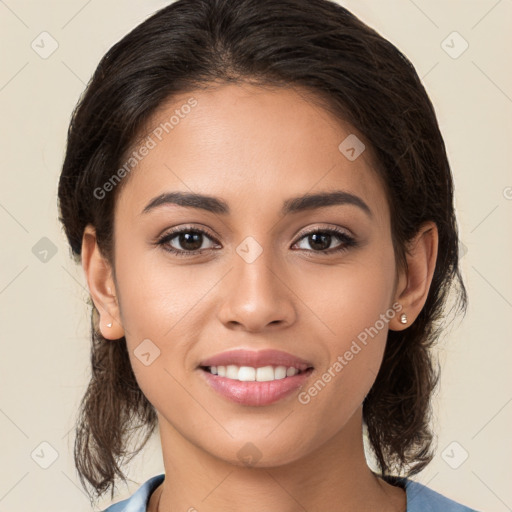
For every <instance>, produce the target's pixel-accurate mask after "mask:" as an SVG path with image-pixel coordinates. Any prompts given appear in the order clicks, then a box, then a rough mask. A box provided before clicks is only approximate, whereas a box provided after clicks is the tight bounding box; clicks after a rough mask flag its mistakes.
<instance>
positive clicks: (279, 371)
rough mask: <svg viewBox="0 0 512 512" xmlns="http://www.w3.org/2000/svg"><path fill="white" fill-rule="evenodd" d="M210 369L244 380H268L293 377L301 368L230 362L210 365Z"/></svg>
mask: <svg viewBox="0 0 512 512" xmlns="http://www.w3.org/2000/svg"><path fill="white" fill-rule="evenodd" d="M208 369H209V370H210V373H212V374H213V375H218V376H219V377H227V378H228V379H233V380H239V381H242V382H250V381H257V382H267V381H271V380H278V379H284V378H285V377H293V376H294V375H297V373H299V370H297V368H294V367H293V366H290V367H288V368H287V367H286V366H276V367H274V366H263V367H261V368H253V367H252V366H236V365H234V364H228V365H227V366H210V367H209V368H208Z"/></svg>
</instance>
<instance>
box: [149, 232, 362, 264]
mask: <svg viewBox="0 0 512 512" xmlns="http://www.w3.org/2000/svg"><path fill="white" fill-rule="evenodd" d="M182 233H201V234H202V235H205V236H207V237H208V238H210V239H212V240H213V241H214V242H216V243H217V241H216V240H215V239H214V238H213V237H212V236H211V235H210V234H209V233H208V232H207V231H205V230H204V229H201V228H181V229H179V230H175V231H170V232H169V233H166V234H165V235H163V236H162V237H161V238H159V239H158V240H157V241H156V245H158V246H161V247H162V249H163V250H164V251H167V252H170V253H172V254H174V255H176V256H178V257H182V258H188V257H192V256H196V255H197V254H199V253H201V252H204V251H205V250H209V249H198V250H195V251H182V250H179V249H175V248H174V247H172V246H170V245H168V243H169V242H170V241H171V240H172V239H174V238H176V236H177V235H180V234H182ZM317 233H323V234H328V235H336V236H337V237H338V238H339V239H340V240H341V242H342V244H340V246H339V247H337V248H335V249H327V250H324V251H314V250H310V249H304V250H306V251H307V252H310V253H316V254H331V255H332V254H337V253H341V252H344V251H347V250H348V249H349V248H351V247H356V246H357V245H358V243H357V242H356V240H355V239H354V238H353V237H351V236H349V235H347V233H345V232H344V231H342V230H340V229H337V228H325V229H321V228H320V229H318V228H317V229H314V230H311V231H308V232H307V233H304V234H303V235H302V236H301V237H300V238H299V239H298V240H297V242H298V241H300V240H302V239H303V238H306V237H307V236H309V235H314V234H317ZM297 242H295V243H294V245H295V244H296V243H297Z"/></svg>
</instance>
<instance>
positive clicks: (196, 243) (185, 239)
mask: <svg viewBox="0 0 512 512" xmlns="http://www.w3.org/2000/svg"><path fill="white" fill-rule="evenodd" d="M201 237H202V234H201V233H182V234H181V235H179V241H180V245H181V246H182V247H183V248H184V249H187V250H189V251H196V250H198V249H199V248H200V247H201ZM194 239H195V240H194ZM190 244H192V247H191V246H190Z"/></svg>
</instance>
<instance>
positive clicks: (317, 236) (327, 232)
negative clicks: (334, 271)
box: [299, 228, 357, 254]
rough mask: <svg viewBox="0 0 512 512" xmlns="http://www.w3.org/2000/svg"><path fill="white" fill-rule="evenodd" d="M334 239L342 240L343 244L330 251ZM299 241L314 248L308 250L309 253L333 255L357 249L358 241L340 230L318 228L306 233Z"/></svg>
mask: <svg viewBox="0 0 512 512" xmlns="http://www.w3.org/2000/svg"><path fill="white" fill-rule="evenodd" d="M333 237H334V238H337V239H338V240H341V243H340V244H338V245H337V246H336V247H335V248H334V249H330V250H328V248H329V246H330V245H331V242H332V239H333ZM299 240H305V241H307V243H308V244H309V245H310V247H313V249H306V250H307V251H308V252H320V253H323V254H332V253H338V252H342V251H346V250H348V249H349V248H350V247H355V246H356V245H357V242H356V240H355V239H354V238H353V237H352V236H350V235H348V234H347V233H346V232H345V231H342V230H341V229H338V228H328V229H327V228H325V229H318V228H317V229H315V230H312V231H309V232H307V233H305V234H304V235H303V236H302V237H301V238H300V239H299Z"/></svg>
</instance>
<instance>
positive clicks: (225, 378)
mask: <svg viewBox="0 0 512 512" xmlns="http://www.w3.org/2000/svg"><path fill="white" fill-rule="evenodd" d="M197 369H198V370H199V371H200V374H201V376H202V377H203V379H204V380H205V381H206V383H207V384H208V386H209V388H210V389H213V390H214V391H215V392H217V393H218V394H219V395H221V396H222V397H223V398H225V399H227V400H229V401H230V402H235V403H237V404H241V405H249V406H265V405H270V404H273V403H275V402H277V401H279V400H282V399H284V398H285V397H288V396H290V395H291V394H292V393H293V392H294V391H295V390H297V389H298V388H301V387H302V386H304V384H305V383H306V381H307V380H308V379H309V377H310V375H311V374H312V373H313V371H314V367H313V365H312V364H311V362H309V361H307V360H305V359H301V358H299V357H297V356H294V355H292V354H288V353H286V352H282V351H278V350H260V351H253V350H242V349H239V350H231V351H228V352H222V353H220V354H217V355H215V356H213V357H210V358H208V359H206V360H204V361H201V363H200V364H199V366H198V367H197Z"/></svg>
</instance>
